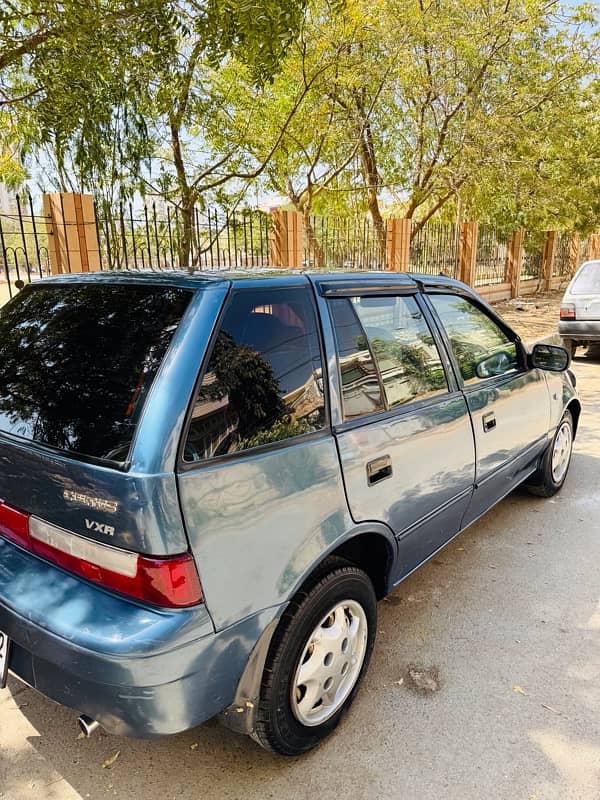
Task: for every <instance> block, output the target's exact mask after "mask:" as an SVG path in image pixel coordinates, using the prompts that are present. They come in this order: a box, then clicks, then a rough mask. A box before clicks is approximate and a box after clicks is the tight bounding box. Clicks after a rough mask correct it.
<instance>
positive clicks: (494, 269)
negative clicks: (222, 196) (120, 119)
mask: <svg viewBox="0 0 600 800" xmlns="http://www.w3.org/2000/svg"><path fill="white" fill-rule="evenodd" d="M95 211H96V214H95V221H96V222H95V224H96V233H97V235H98V245H99V248H100V268H101V269H124V268H127V269H154V270H170V269H177V268H186V267H187V266H192V267H195V268H198V269H208V270H216V269H231V268H260V267H267V266H270V265H271V264H272V261H271V241H270V240H271V234H272V231H271V224H272V223H271V215H270V214H268V213H265V212H263V211H259V210H254V209H235V210H232V211H227V210H224V209H221V208H214V207H213V208H207V209H200V208H196V209H194V210H193V213H192V215H191V216H188V217H187V225H184V220H183V217H182V214H181V211H180V210H179V209H178V208H177V207H175V206H172V205H168V204H166V203H163V202H159V201H157V202H153V203H150V204H146V205H139V204H138V205H136V204H133V203H126V204H124V203H121V204H119V205H118V206H117V207H115V206H110V205H109V204H107V203H99V204H97V206H96V209H95ZM304 222H305V224H304V236H303V239H302V241H301V242H300V243H299V247H300V252H299V253H298V258H297V261H298V262H301V263H298V264H297V266H302V267H304V268H314V267H326V268H345V269H385V268H386V266H387V265H386V258H387V255H388V254H387V253H386V229H385V228H384V229H383V230H381V229H378V228H377V227H376V226H375V225H374V224H373V222H372V221H370V220H369V219H367V218H366V216H361V217H353V218H343V217H325V216H311V217H310V218H309V219H308V221H306V220H304ZM70 224H75V223H62V222H61V223H56V225H57V227H56V228H53V227H52V224H51V220H50V217H47V216H45V215H44V213H43V212H42V210H41V209H40V208H38V209H37V210H36V208H35V204H34V200H33V199H32V197H31V195H29V194H21V195H19V196H16V197H15V198H14V200H13V201H12V202H11V203H10V204H9V206H8V207H6V204H5V205H4V207H3V208H1V209H0V295H1V297H0V304H1V303H2V302H3V301H4V300H5V299H7V298H8V297H9V296H12V295H13V294H14V293H15V291H17V290H18V286H19V285H20V282H29V281H31V280H33V279H35V278H37V277H43V276H44V275H47V274H49V272H50V252H52V253H54V249H51V248H50V246H49V242H50V241H51V240H50V236H51V233H52V231H54V233H56V234H57V245H58V244H59V242H60V241H63V240H64V241H66V240H67V239H72V238H73V236H72V231H69V230H67V226H68V225H70ZM63 226H64V230H63ZM76 240H77V239H76ZM571 241H572V237H571V236H570V235H569V234H566V233H562V234H559V235H558V236H557V240H556V247H555V254H554V262H553V276H554V277H560V278H567V277H568V276H569V273H570V270H571V268H572V266H573V264H572V263H571V260H570V254H571ZM544 242H545V234H543V233H540V232H538V233H532V232H530V233H528V234H527V235H526V237H525V241H524V250H523V261H522V268H521V280H524V281H527V280H530V281H531V280H535V281H540V280H541V279H542V277H543V276H542V263H543V252H544ZM509 244H510V242H509V237H508V236H506V235H505V234H503V233H502V232H500V231H498V230H497V229H495V228H494V227H492V226H486V225H480V226H479V230H478V238H477V250H476V254H475V255H476V258H475V276H474V285H475V286H476V287H481V286H486V285H494V284H500V283H503V282H504V281H505V279H506V278H505V276H506V264H507V259H508V251H509ZM594 248H597V243H596V240H595V239H594V244H592V243H591V239H586V238H584V239H582V240H581V242H580V245H579V263H581V262H582V261H584V260H585V259H586V258H589V257H590V256H591V255H592V254H593V253H595V252H596V249H594ZM459 253H460V228H459V226H457V225H456V224H446V223H439V222H429V223H428V224H426V225H424V226H422V227H419V226H417V225H415V224H413V226H412V236H411V240H410V250H409V265H408V268H409V270H411V271H414V272H421V273H429V274H444V275H448V276H451V277H458V273H459ZM53 258H54V256H53ZM277 263H280V262H277ZM68 264H69V261H68V253H67V268H68V269H69V270H70V267H69V266H68Z"/></svg>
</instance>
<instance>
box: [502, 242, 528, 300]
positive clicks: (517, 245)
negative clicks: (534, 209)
mask: <svg viewBox="0 0 600 800" xmlns="http://www.w3.org/2000/svg"><path fill="white" fill-rule="evenodd" d="M524 239H525V231H524V229H523V228H519V230H517V231H515V232H514V233H513V235H512V236H511V237H510V242H509V243H508V253H507V256H506V282H507V283H510V296H511V297H518V296H519V291H520V288H521V269H522V267H523V241H524Z"/></svg>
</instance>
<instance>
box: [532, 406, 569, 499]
mask: <svg viewBox="0 0 600 800" xmlns="http://www.w3.org/2000/svg"><path fill="white" fill-rule="evenodd" d="M572 452H573V417H572V415H571V412H570V411H565V413H564V415H563V418H562V419H561V421H560V424H559V425H558V427H557V429H556V433H555V434H554V439H553V440H552V444H551V445H550V447H549V448H548V449H547V450H546V453H545V454H544V457H543V459H542V463H541V465H540V468H539V470H538V471H537V472H536V473H535V475H534V476H533V478H532V479H531V482H530V483H529V484H528V485H527V489H528V490H529V491H530V492H531V493H532V494H535V495H538V496H539V497H552V495H554V494H556V492H558V490H559V489H560V488H561V486H562V485H563V483H564V482H565V479H566V477H567V472H568V471H569V465H570V463H571V455H572Z"/></svg>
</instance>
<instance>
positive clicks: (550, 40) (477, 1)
mask: <svg viewBox="0 0 600 800" xmlns="http://www.w3.org/2000/svg"><path fill="white" fill-rule="evenodd" d="M411 5H412V10H411V12H410V13H408V14H407V17H406V18H407V20H408V22H407V24H408V25H409V30H410V35H409V43H408V47H407V52H406V53H405V55H406V58H405V62H404V63H403V65H402V66H401V68H400V69H399V70H398V72H397V73H396V75H395V113H394V114H392V113H391V109H389V108H388V109H387V110H386V114H387V122H386V126H385V127H386V130H387V135H388V137H389V138H391V139H393V140H394V142H395V146H394V148H393V152H392V158H391V159H390V160H389V161H388V163H387V164H386V174H385V179H386V182H388V183H389V184H390V186H391V187H393V189H394V192H395V195H396V197H397V199H398V205H399V206H400V208H401V209H402V211H403V213H404V215H405V216H407V217H409V218H416V220H417V222H416V226H415V227H416V228H417V229H418V228H419V227H421V226H422V225H423V224H425V222H426V221H427V220H428V219H430V218H431V217H432V216H434V215H435V214H436V213H437V212H438V211H439V210H440V209H441V208H442V207H443V206H444V205H445V204H446V203H448V202H449V201H452V200H455V199H456V198H457V197H458V196H459V193H460V192H461V189H462V188H463V187H467V186H469V187H470V188H472V187H475V186H481V185H482V173H483V174H485V168H486V167H487V166H488V165H490V164H499V163H501V162H502V159H503V158H507V159H510V154H511V152H514V150H513V148H514V146H515V144H517V146H520V145H523V144H524V145H525V149H526V147H527V142H526V141H525V140H524V137H526V136H527V135H528V131H529V132H530V131H532V130H535V129H536V128H537V130H538V131H539V130H540V112H541V111H542V110H543V111H544V113H546V111H547V110H548V109H551V110H552V111H553V114H554V117H555V118H557V115H560V114H561V113H564V108H565V103H566V102H571V101H572V100H573V97H574V95H576V94H577V93H578V92H579V93H580V92H581V91H582V90H583V87H585V84H586V82H587V81H588V80H589V76H590V75H591V74H593V71H594V68H595V66H594V65H595V59H597V54H598V49H597V42H595V41H594V39H593V37H591V36H590V32H589V26H590V24H591V23H592V21H593V20H592V17H591V16H590V14H589V13H588V12H587V11H586V10H583V9H580V10H577V9H575V10H571V11H570V12H567V11H566V10H565V9H563V8H561V6H560V5H559V3H558V2H554V1H550V0H522V2H519V3H510V2H493V3H488V2H484V1H483V0H460V2H458V1H457V2H455V1H454V0H447V1H446V2H444V3H443V5H442V8H443V13H439V12H440V10H441V8H440V4H439V3H435V4H429V5H427V6H426V5H425V4H424V2H423V0H415V1H414V2H413V3H412V4H411ZM401 8H402V10H403V11H404V12H406V9H407V6H406V4H405V3H404V2H402V6H401ZM563 132H565V131H564V130H563ZM537 140H538V141H539V136H538V137H537ZM567 142H568V138H567V139H566V140H563V143H564V144H566V143H567ZM522 152H524V151H523V150H522ZM529 158H530V162H529V163H535V161H536V160H537V156H535V155H534V153H533V152H531V153H530V154H529ZM509 169H510V167H509Z"/></svg>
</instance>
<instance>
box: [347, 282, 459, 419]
mask: <svg viewBox="0 0 600 800" xmlns="http://www.w3.org/2000/svg"><path fill="white" fill-rule="evenodd" d="M353 305H354V308H355V309H356V313H357V314H358V317H359V319H360V321H361V323H362V325H363V328H364V330H365V333H366V335H367V337H368V339H369V343H370V345H371V350H372V352H373V355H374V357H375V359H376V362H377V366H378V368H379V372H380V373H381V380H382V382H383V389H384V392H385V397H386V401H387V405H388V407H389V408H393V407H394V406H397V405H401V404H402V403H409V402H410V401H412V400H422V399H424V398H427V397H432V396H434V395H436V394H441V393H443V392H447V391H448V383H447V381H446V373H445V372H444V367H443V365H442V362H441V359H440V354H439V352H438V349H437V347H436V344H435V342H434V340H433V336H432V334H431V331H430V330H429V327H428V325H427V322H426V321H425V318H424V317H423V315H422V313H421V311H420V310H419V306H418V305H417V301H416V300H415V298H414V297H356V298H353Z"/></svg>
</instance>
